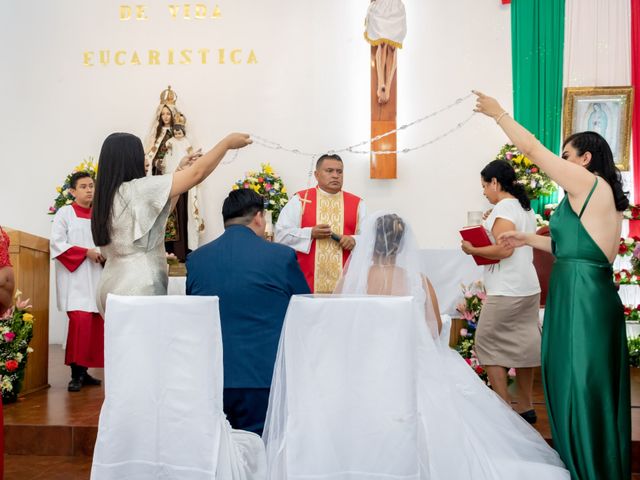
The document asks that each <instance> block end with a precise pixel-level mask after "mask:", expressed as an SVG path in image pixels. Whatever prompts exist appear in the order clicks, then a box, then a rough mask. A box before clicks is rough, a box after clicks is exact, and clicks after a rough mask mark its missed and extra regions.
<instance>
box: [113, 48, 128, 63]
mask: <svg viewBox="0 0 640 480" xmlns="http://www.w3.org/2000/svg"><path fill="white" fill-rule="evenodd" d="M126 54H127V52H125V51H124V50H118V51H117V52H116V54H115V55H114V56H113V61H114V62H115V64H116V65H118V66H122V65H124V63H125V62H124V60H121V58H122V57H123V56H124V55H126Z"/></svg>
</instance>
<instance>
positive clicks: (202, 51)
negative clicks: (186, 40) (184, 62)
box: [198, 48, 210, 65]
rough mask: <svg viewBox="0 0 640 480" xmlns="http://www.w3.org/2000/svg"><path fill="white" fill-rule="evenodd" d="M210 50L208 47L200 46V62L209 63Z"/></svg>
mask: <svg viewBox="0 0 640 480" xmlns="http://www.w3.org/2000/svg"><path fill="white" fill-rule="evenodd" d="M209 52H210V50H209V49H208V48H199V49H198V53H199V54H200V62H201V63H202V65H206V64H207V55H209Z"/></svg>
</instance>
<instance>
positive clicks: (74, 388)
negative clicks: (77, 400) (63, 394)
mask: <svg viewBox="0 0 640 480" xmlns="http://www.w3.org/2000/svg"><path fill="white" fill-rule="evenodd" d="M81 388H82V379H81V378H72V379H71V381H70V382H69V385H68V386H67V391H69V392H79V391H80V389H81Z"/></svg>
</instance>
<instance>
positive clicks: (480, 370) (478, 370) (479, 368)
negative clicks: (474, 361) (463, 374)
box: [476, 365, 484, 375]
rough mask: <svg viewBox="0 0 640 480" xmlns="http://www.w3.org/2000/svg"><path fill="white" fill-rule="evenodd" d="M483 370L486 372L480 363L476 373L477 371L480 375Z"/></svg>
mask: <svg viewBox="0 0 640 480" xmlns="http://www.w3.org/2000/svg"><path fill="white" fill-rule="evenodd" d="M483 372H484V370H483V368H482V367H481V366H480V365H478V366H477V367H476V373H477V374H478V375H480V374H482V373H483Z"/></svg>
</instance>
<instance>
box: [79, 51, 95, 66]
mask: <svg viewBox="0 0 640 480" xmlns="http://www.w3.org/2000/svg"><path fill="white" fill-rule="evenodd" d="M92 60H93V52H83V54H82V65H84V66H85V67H93V63H92V62H91V61H92Z"/></svg>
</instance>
